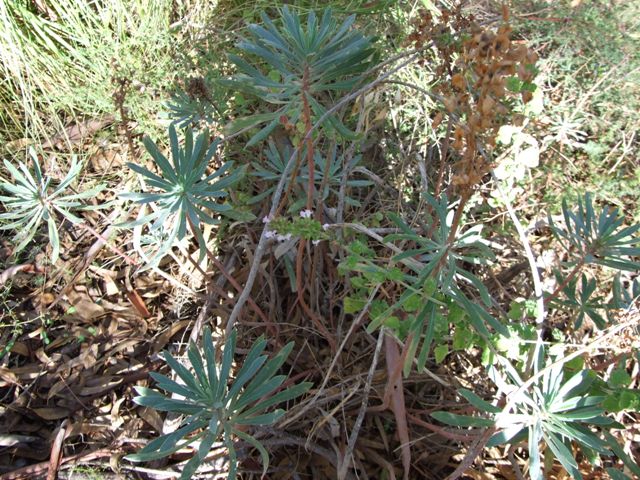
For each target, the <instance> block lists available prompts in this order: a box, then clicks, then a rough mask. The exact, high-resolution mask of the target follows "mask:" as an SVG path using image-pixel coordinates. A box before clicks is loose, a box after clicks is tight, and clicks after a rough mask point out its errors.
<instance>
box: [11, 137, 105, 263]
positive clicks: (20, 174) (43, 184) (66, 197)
mask: <svg viewBox="0 0 640 480" xmlns="http://www.w3.org/2000/svg"><path fill="white" fill-rule="evenodd" d="M29 156H30V157H31V160H32V162H33V173H32V171H31V170H29V167H28V166H27V165H26V164H25V163H23V162H19V163H18V168H16V167H15V165H13V164H12V163H11V162H9V161H7V160H5V161H4V166H5V168H6V169H7V171H8V172H9V173H10V174H11V176H12V177H13V180H14V183H11V182H8V181H6V180H0V189H2V190H4V191H5V192H6V193H7V194H8V195H3V196H0V202H2V203H3V205H4V207H5V209H6V210H7V211H6V212H5V213H2V214H0V221H2V222H3V223H4V222H6V221H8V222H9V223H6V224H3V225H2V226H0V229H2V230H15V231H16V235H15V236H14V238H13V241H14V242H16V243H17V245H16V246H15V252H16V253H17V252H20V251H21V250H23V249H24V248H25V247H26V246H27V244H28V243H29V242H30V241H31V240H32V239H33V237H34V236H35V234H36V233H37V231H38V229H39V228H40V226H41V225H42V223H43V222H46V224H47V230H48V234H49V241H50V242H51V247H52V252H51V261H52V262H53V263H55V262H56V261H57V260H58V257H59V255H60V234H59V233H58V223H59V221H60V218H62V219H64V220H68V221H69V222H71V223H74V224H77V223H81V222H82V219H81V218H79V217H77V216H76V215H74V214H73V213H72V211H77V210H83V209H87V208H93V207H88V206H87V205H86V204H84V203H83V202H82V201H81V200H86V199H89V198H92V197H95V195H96V194H97V193H98V192H100V191H101V190H102V189H103V188H104V185H98V186H96V187H94V188H91V189H88V190H85V191H83V192H80V193H68V190H69V189H70V187H71V185H72V184H73V182H74V181H76V180H77V177H78V175H79V174H80V171H81V170H82V164H81V163H80V162H79V161H78V159H77V157H75V156H74V157H73V158H72V160H71V166H70V168H69V171H68V172H67V174H66V175H65V177H64V178H63V179H62V181H61V182H60V183H59V184H58V185H56V186H53V185H52V179H51V177H49V176H46V175H43V174H42V169H41V168H40V162H39V161H38V154H37V153H36V151H35V150H33V149H30V150H29Z"/></svg>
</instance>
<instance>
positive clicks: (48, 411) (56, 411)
mask: <svg viewBox="0 0 640 480" xmlns="http://www.w3.org/2000/svg"><path fill="white" fill-rule="evenodd" d="M31 411H32V412H33V413H35V414H36V415H38V416H39V417H40V418H43V419H45V420H60V419H61V418H67V417H68V416H69V413H71V412H69V410H67V409H66V408H62V407H42V408H32V409H31Z"/></svg>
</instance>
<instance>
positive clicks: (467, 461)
mask: <svg viewBox="0 0 640 480" xmlns="http://www.w3.org/2000/svg"><path fill="white" fill-rule="evenodd" d="M495 430H496V429H495V427H491V428H487V431H486V432H484V433H483V434H482V435H481V436H480V438H478V439H476V441H475V442H474V443H473V445H472V446H471V448H470V449H469V453H467V455H466V456H465V457H464V458H463V459H462V462H460V465H458V468H456V469H455V471H454V472H453V473H452V474H451V475H449V476H448V477H447V478H446V479H445V480H457V479H458V478H460V477H461V476H462V475H464V473H465V472H466V471H467V470H468V469H469V467H470V466H471V465H473V462H474V461H475V460H476V458H477V457H478V455H480V453H481V452H482V450H483V449H484V446H485V445H486V444H487V442H488V441H489V439H490V438H491V437H492V436H493V434H494V433H495Z"/></svg>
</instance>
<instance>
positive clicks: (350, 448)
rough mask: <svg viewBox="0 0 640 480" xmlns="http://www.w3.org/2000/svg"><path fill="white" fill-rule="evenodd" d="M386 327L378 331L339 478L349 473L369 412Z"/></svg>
mask: <svg viewBox="0 0 640 480" xmlns="http://www.w3.org/2000/svg"><path fill="white" fill-rule="evenodd" d="M384 335H385V329H384V327H382V328H381V329H380V331H379V332H378V342H377V343H376V349H375V351H374V352H373V360H372V361H371V366H370V367H369V373H368V375H367V381H366V383H365V384H364V392H363V395H362V403H361V404H360V410H359V411H358V417H357V418H356V423H354V425H353V430H351V435H349V442H348V443H347V450H346V451H345V452H344V455H343V456H342V458H341V459H339V464H340V466H339V468H338V480H344V478H345V477H346V475H347V468H349V463H350V462H349V460H350V459H351V458H352V456H353V449H354V448H355V446H356V440H358V433H359V432H360V428H361V427H362V421H363V420H364V415H365V413H366V412H367V405H368V404H369V392H370V391H371V383H372V382H373V374H374V373H375V371H376V367H377V366H378V356H379V355H380V350H382V340H383V339H384Z"/></svg>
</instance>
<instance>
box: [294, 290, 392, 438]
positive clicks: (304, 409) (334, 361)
mask: <svg viewBox="0 0 640 480" xmlns="http://www.w3.org/2000/svg"><path fill="white" fill-rule="evenodd" d="M379 289H380V285H376V287H375V288H374V289H373V290H372V292H371V294H370V295H369V298H368V299H367V303H366V304H365V305H364V307H362V310H361V311H360V313H359V314H358V316H357V317H356V318H355V320H354V321H353V323H352V324H351V327H349V331H348V332H347V334H346V335H345V337H344V339H343V340H342V343H340V346H339V347H338V351H337V352H336V353H335V355H334V356H333V359H332V360H331V365H329V369H328V370H327V373H326V374H325V376H324V380H323V381H322V385H320V388H319V389H318V391H317V392H316V393H315V395H314V396H313V398H312V399H311V400H310V401H309V402H308V403H307V405H306V406H304V407H302V409H301V410H300V411H299V412H298V413H296V414H295V415H293V416H292V417H291V418H289V419H287V420H286V421H285V422H284V423H282V427H286V426H287V425H289V424H290V423H292V422H293V421H295V420H297V419H298V418H300V416H302V414H304V413H306V412H307V410H309V409H310V408H311V407H312V406H313V404H314V403H315V401H316V400H317V399H318V398H320V395H322V393H323V392H324V389H325V387H326V386H327V383H329V378H330V376H331V373H332V372H333V369H334V368H335V366H336V364H337V363H338V357H339V356H340V353H341V352H342V350H343V349H344V347H345V345H346V344H347V340H349V338H350V337H351V334H352V333H353V331H354V330H355V328H356V327H357V326H358V325H359V324H360V322H361V321H362V319H363V318H364V316H365V315H366V313H367V312H368V311H369V307H371V304H372V303H373V300H374V299H375V298H376V295H377V294H378V290H379Z"/></svg>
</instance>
